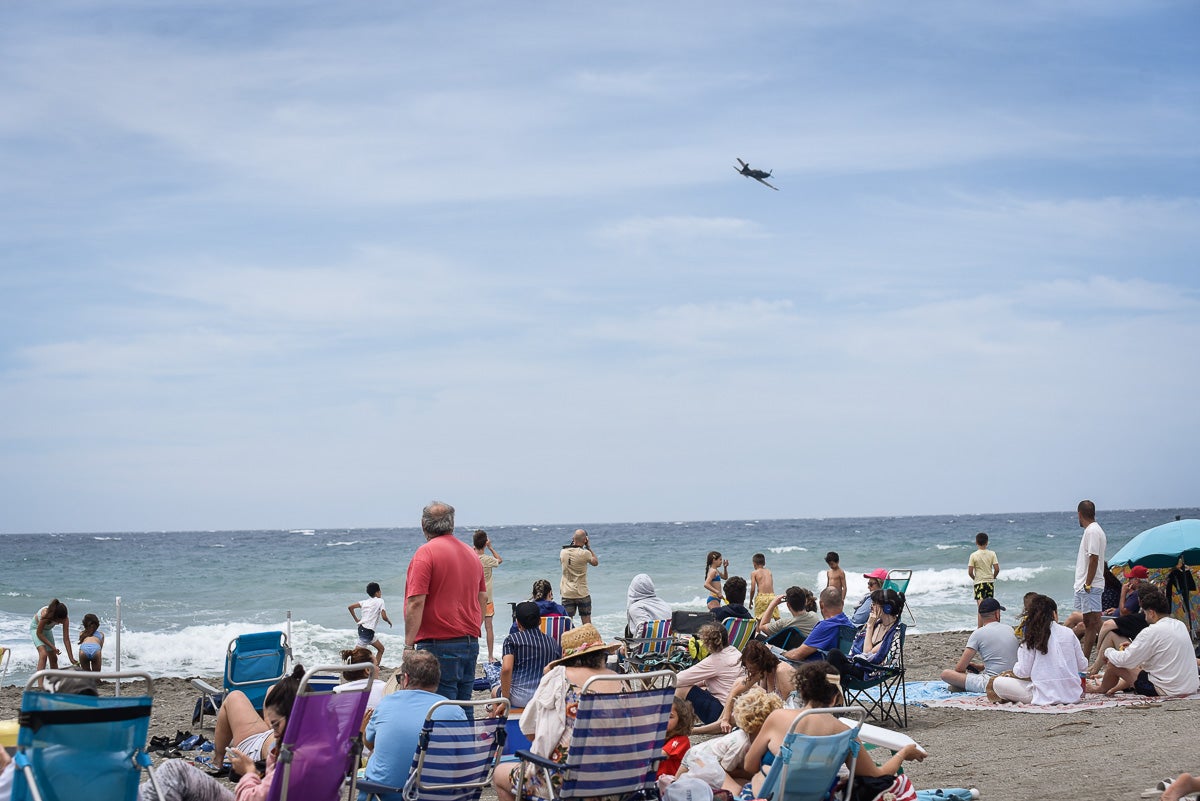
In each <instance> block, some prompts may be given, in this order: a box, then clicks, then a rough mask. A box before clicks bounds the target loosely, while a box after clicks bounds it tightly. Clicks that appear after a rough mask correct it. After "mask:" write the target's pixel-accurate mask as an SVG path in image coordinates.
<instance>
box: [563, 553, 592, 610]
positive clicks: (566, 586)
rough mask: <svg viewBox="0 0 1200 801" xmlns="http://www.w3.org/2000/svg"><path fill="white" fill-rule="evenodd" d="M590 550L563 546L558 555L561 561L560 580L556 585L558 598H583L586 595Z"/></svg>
mask: <svg viewBox="0 0 1200 801" xmlns="http://www.w3.org/2000/svg"><path fill="white" fill-rule="evenodd" d="M591 557H592V552H591V551H589V550H588V549H587V548H563V550H562V553H561V554H560V555H559V557H558V558H559V561H561V562H562V582H560V583H559V585H558V597H559V598H583V597H585V596H587V595H588V594H589V593H588V585H587V569H588V565H589V564H591V563H590V561H589V560H590V559H591Z"/></svg>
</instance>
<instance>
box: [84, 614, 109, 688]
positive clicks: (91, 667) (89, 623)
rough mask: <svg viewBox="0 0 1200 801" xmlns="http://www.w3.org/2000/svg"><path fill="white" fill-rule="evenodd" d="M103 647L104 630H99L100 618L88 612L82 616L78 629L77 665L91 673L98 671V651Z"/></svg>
mask: <svg viewBox="0 0 1200 801" xmlns="http://www.w3.org/2000/svg"><path fill="white" fill-rule="evenodd" d="M103 648H104V632H103V631H100V618H98V617H96V616H95V615H93V614H92V613H91V612H88V613H87V614H86V615H84V616H83V626H82V627H80V629H79V667H81V668H83V669H84V670H88V671H91V672H93V673H99V672H100V651H101V650H103Z"/></svg>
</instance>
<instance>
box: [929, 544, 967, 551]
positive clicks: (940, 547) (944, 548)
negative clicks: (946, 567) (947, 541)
mask: <svg viewBox="0 0 1200 801" xmlns="http://www.w3.org/2000/svg"><path fill="white" fill-rule="evenodd" d="M933 547H935V548H937V549H938V550H939V551H953V550H954V549H955V548H961V547H962V546H961V545H943V544H942V543H940V542H939V543H938V544H937V545H935V546H933Z"/></svg>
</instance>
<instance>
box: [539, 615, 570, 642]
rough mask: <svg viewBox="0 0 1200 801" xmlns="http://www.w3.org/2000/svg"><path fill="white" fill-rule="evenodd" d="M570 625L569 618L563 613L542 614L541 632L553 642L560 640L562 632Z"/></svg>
mask: <svg viewBox="0 0 1200 801" xmlns="http://www.w3.org/2000/svg"><path fill="white" fill-rule="evenodd" d="M572 625H573V624H572V622H571V618H569V617H566V616H564V615H543V616H542V634H545V635H546V636H547V637H549V638H550V639H552V640H554V641H555V642H558V641H559V640H561V639H562V636H563V632H564V631H566V630H567V629H569V628H571V626H572Z"/></svg>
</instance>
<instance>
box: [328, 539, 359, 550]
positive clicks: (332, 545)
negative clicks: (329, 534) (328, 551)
mask: <svg viewBox="0 0 1200 801" xmlns="http://www.w3.org/2000/svg"><path fill="white" fill-rule="evenodd" d="M362 543H363V541H362V540H349V541H339V542H327V543H325V547H326V548H336V547H338V546H339V545H362Z"/></svg>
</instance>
